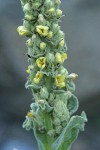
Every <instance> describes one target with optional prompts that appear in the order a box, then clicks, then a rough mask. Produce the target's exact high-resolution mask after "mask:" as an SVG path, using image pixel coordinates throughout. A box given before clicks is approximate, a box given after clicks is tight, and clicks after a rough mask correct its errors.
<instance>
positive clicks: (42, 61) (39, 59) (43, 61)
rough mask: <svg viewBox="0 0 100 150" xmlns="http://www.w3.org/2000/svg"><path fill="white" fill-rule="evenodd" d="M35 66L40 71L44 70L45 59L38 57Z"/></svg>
mask: <svg viewBox="0 0 100 150" xmlns="http://www.w3.org/2000/svg"><path fill="white" fill-rule="evenodd" d="M36 64H37V66H38V67H39V68H41V69H43V68H45V66H46V58H45V57H39V58H38V59H37V60H36Z"/></svg>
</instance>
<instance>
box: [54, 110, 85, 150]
mask: <svg viewBox="0 0 100 150" xmlns="http://www.w3.org/2000/svg"><path fill="white" fill-rule="evenodd" d="M85 122H87V118H86V115H85V112H82V114H81V116H73V117H72V118H71V119H70V121H69V123H68V125H67V126H66V127H65V128H64V130H63V131H62V133H61V134H60V136H59V137H58V138H57V139H56V141H55V142H54V144H53V150H70V147H71V145H72V143H73V142H74V141H75V140H76V138H77V136H78V133H79V130H81V131H83V130H84V125H85Z"/></svg>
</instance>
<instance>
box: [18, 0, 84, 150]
mask: <svg viewBox="0 0 100 150" xmlns="http://www.w3.org/2000/svg"><path fill="white" fill-rule="evenodd" d="M21 4H22V8H23V11H24V13H25V17H24V21H23V25H22V26H19V27H18V28H17V31H18V33H19V35H21V36H26V37H27V38H28V40H27V41H26V45H27V49H28V52H27V56H28V63H29V66H28V68H27V70H26V72H27V73H28V78H27V82H26V84H25V87H26V88H27V89H31V91H32V94H33V98H34V102H33V103H32V104H31V106H30V110H29V112H28V113H27V115H26V119H25V121H24V123H23V128H26V130H30V129H32V130H33V131H34V135H35V138H36V140H37V143H38V147H39V150H70V149H71V145H72V143H73V142H74V141H75V140H76V138H77V136H78V134H79V131H80V130H81V131H83V130H84V125H85V122H87V117H86V114H85V112H82V113H81V116H77V115H76V116H75V115H73V114H74V113H75V112H76V111H77V109H78V106H79V102H78V99H77V97H76V96H75V95H74V91H75V84H74V80H75V79H76V78H77V76H78V75H77V74H75V73H72V74H69V73H68V71H67V69H66V68H64V66H63V64H64V61H65V60H66V59H67V53H66V51H67V46H66V42H65V35H64V32H63V31H61V29H60V26H59V22H60V19H61V18H62V16H63V13H62V10H61V9H60V8H59V7H60V4H61V1H60V0H21Z"/></svg>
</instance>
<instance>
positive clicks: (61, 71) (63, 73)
mask: <svg viewBox="0 0 100 150" xmlns="http://www.w3.org/2000/svg"><path fill="white" fill-rule="evenodd" d="M59 73H60V74H62V75H64V76H68V71H67V69H65V68H64V67H63V66H61V67H60V69H59Z"/></svg>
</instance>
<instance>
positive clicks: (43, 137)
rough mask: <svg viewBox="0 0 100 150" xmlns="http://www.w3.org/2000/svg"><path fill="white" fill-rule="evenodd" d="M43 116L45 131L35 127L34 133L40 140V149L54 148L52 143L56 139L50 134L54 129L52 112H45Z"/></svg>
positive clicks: (38, 140)
mask: <svg viewBox="0 0 100 150" xmlns="http://www.w3.org/2000/svg"><path fill="white" fill-rule="evenodd" d="M43 117H44V125H45V130H46V131H45V133H41V132H39V131H37V130H36V129H35V130H34V134H35V137H36V140H37V142H38V146H39V150H53V149H52V144H53V142H54V140H55V139H54V138H52V137H50V136H49V135H48V131H50V130H52V128H53V126H52V122H51V116H50V114H48V113H46V112H43Z"/></svg>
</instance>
